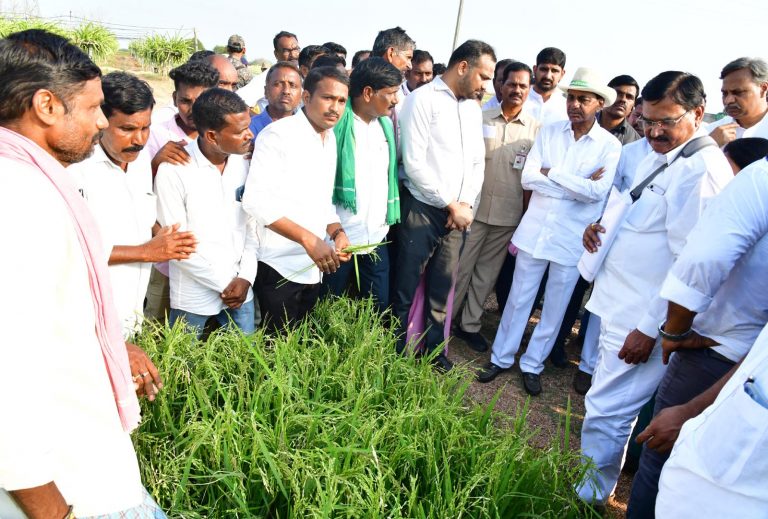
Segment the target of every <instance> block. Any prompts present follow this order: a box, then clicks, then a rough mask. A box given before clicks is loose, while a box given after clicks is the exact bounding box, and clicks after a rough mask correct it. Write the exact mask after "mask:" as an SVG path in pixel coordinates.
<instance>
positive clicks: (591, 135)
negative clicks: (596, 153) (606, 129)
mask: <svg viewBox="0 0 768 519" xmlns="http://www.w3.org/2000/svg"><path fill="white" fill-rule="evenodd" d="M602 130H603V128H602V126H600V123H598V122H597V119H595V121H594V123H592V127H591V128H590V129H589V131H588V132H587V133H585V134H584V135H582V136H581V137H580V138H579V140H581V139H583V138H585V137H586V138H588V139H591V140H593V141H600V137H599V135H598V134H599V133H601V131H602ZM563 132H570V133H571V138H572V139H573V141H574V142H578V141H577V140H576V135H575V133H574V132H573V125H572V124H571V121H570V119H568V120H565V121H563Z"/></svg>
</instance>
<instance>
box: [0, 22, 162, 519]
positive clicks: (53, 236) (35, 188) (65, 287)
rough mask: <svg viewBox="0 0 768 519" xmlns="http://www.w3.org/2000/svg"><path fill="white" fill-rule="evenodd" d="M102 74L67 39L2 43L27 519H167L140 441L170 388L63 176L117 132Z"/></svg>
mask: <svg viewBox="0 0 768 519" xmlns="http://www.w3.org/2000/svg"><path fill="white" fill-rule="evenodd" d="M100 76H101V71H100V70H99V68H98V67H97V66H96V65H95V64H94V63H93V62H92V61H91V60H90V59H89V58H88V56H86V55H85V54H84V53H83V52H82V51H81V50H80V49H78V48H77V47H75V46H74V45H72V44H70V43H69V42H67V41H66V40H65V39H64V38H62V37H60V36H57V35H54V34H51V33H48V32H45V31H39V30H30V31H23V32H18V33H15V34H11V35H9V36H8V37H6V38H5V39H2V40H0V77H2V78H3V80H2V81H0V169H1V170H2V172H3V174H2V175H0V218H2V221H3V222H6V223H5V225H4V226H3V238H4V239H5V240H7V243H8V244H9V245H10V247H9V248H7V250H6V253H5V254H2V256H0V272H3V273H4V279H3V290H4V291H5V292H4V294H6V295H8V297H4V298H3V302H2V303H0V308H1V311H0V316H2V318H1V320H0V323H2V327H3V330H4V337H3V340H2V341H1V342H0V365H2V366H3V367H4V368H6V370H5V371H6V373H5V374H4V375H3V377H2V379H1V380H0V409H2V415H3V418H2V420H3V424H2V427H0V489H5V490H7V491H9V492H10V494H11V495H12V496H13V498H14V499H15V501H16V503H17V504H18V505H19V506H20V508H21V509H22V511H23V514H22V517H26V518H29V519H47V518H52V517H53V518H61V517H75V516H77V517H86V516H98V515H111V514H114V515H118V514H122V515H123V516H124V517H158V518H164V517H165V515H164V514H163V513H162V511H161V510H159V509H158V507H157V505H156V504H155V503H154V502H153V501H152V498H151V497H149V495H148V494H147V493H146V491H145V490H144V488H143V486H142V483H141V475H140V473H139V466H138V463H137V459H136V453H135V451H134V449H133V445H132V443H131V438H130V432H131V431H132V430H133V429H135V428H136V427H137V426H138V424H139V421H140V409H139V403H138V401H137V399H136V393H135V391H136V387H137V386H140V387H141V391H142V392H144V390H145V389H146V390H149V392H150V393H149V394H150V395H151V396H150V398H154V395H155V393H156V387H155V385H157V386H162V382H161V381H160V378H159V375H158V373H157V370H156V369H155V367H154V366H153V365H152V362H151V361H150V360H149V359H148V358H147V357H146V355H145V354H144V353H143V352H142V351H141V350H140V349H139V348H138V347H136V346H133V345H130V348H128V347H127V346H126V343H125V342H124V340H123V339H122V336H121V333H120V321H119V318H118V316H117V311H116V310H115V308H114V305H113V304H112V292H111V289H110V280H109V273H108V271H107V263H106V261H105V260H104V256H103V254H102V244H101V239H100V236H99V234H100V233H99V231H98V228H97V224H96V222H95V220H94V218H93V216H92V215H91V213H90V211H89V210H88V207H87V206H86V204H85V201H84V200H83V199H82V197H81V196H80V195H79V194H78V192H77V190H76V187H75V185H74V183H73V182H72V178H71V175H69V174H68V173H67V171H66V170H65V169H64V168H65V167H66V166H68V165H70V164H74V163H76V162H79V161H81V160H84V159H85V158H87V157H88V156H89V155H90V154H91V153H92V151H93V147H94V144H95V143H96V142H97V140H98V139H97V136H98V133H99V132H100V131H101V130H103V129H104V128H106V127H107V124H108V122H107V120H106V118H105V117H104V115H103V114H102V112H101V109H100V105H101V102H102V99H103V97H102V91H101V80H100ZM13 251H23V253H22V252H18V253H11V252H13ZM10 294H12V295H13V297H10ZM19 308H24V309H31V308H42V309H44V312H45V313H44V317H43V318H41V314H40V312H33V311H22V312H19V311H18V310H19ZM11 367H12V369H11ZM132 377H133V381H132V380H131V378H132ZM20 388H22V389H20ZM4 517H5V516H4Z"/></svg>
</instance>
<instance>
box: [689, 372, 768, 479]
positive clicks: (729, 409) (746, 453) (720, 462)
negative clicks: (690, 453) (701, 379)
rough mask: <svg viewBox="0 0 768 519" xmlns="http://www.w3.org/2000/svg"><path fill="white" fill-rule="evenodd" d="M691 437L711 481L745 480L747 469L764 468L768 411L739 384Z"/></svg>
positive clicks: (767, 441) (767, 443) (767, 437)
mask: <svg viewBox="0 0 768 519" xmlns="http://www.w3.org/2000/svg"><path fill="white" fill-rule="evenodd" d="M692 434H693V437H694V439H695V445H698V446H699V447H700V450H699V453H698V454H699V456H700V457H701V461H702V464H703V466H704V468H705V469H706V470H707V472H709V474H710V476H711V477H712V479H714V480H715V481H717V482H719V483H721V484H722V485H730V484H731V483H734V482H735V481H736V480H741V479H743V478H742V474H743V472H744V470H745V469H746V470H747V471H751V470H752V469H753V468H755V467H759V466H761V465H764V462H763V461H761V460H762V459H763V457H764V456H765V449H766V447H768V409H766V408H764V407H763V406H761V405H760V404H759V403H757V402H756V401H754V400H753V399H752V398H751V397H750V396H749V395H748V394H747V392H746V391H745V388H744V385H743V384H740V385H739V387H737V388H736V389H735V390H734V392H733V393H732V395H731V396H730V398H726V399H724V400H723V401H722V402H720V404H719V405H718V407H717V409H715V410H713V412H712V413H711V414H710V415H709V416H707V418H706V420H704V422H703V423H702V424H701V425H700V426H699V427H698V429H696V430H695V431H693V433H692ZM754 475H756V474H752V475H750V476H748V479H753V476H754Z"/></svg>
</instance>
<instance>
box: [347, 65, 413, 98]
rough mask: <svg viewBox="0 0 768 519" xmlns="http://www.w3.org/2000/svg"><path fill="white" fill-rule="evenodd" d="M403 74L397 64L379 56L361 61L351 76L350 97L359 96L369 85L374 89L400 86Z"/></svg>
mask: <svg viewBox="0 0 768 519" xmlns="http://www.w3.org/2000/svg"><path fill="white" fill-rule="evenodd" d="M402 82H403V74H402V73H401V72H400V69H398V68H397V67H396V66H394V65H393V64H391V63H390V62H388V61H387V60H385V59H384V58H379V57H378V56H372V57H370V58H368V59H367V60H365V61H363V62H362V63H360V64H359V65H358V66H357V67H355V68H354V69H353V70H352V75H350V76H349V97H359V96H361V95H362V94H363V89H364V88H365V87H367V86H369V87H371V88H372V89H373V90H381V89H382V88H390V87H396V86H400V83H402Z"/></svg>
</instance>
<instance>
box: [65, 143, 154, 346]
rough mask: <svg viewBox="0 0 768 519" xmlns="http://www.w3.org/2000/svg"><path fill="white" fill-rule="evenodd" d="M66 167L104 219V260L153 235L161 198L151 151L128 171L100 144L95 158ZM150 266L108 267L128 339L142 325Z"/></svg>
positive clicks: (101, 226)
mask: <svg viewBox="0 0 768 519" xmlns="http://www.w3.org/2000/svg"><path fill="white" fill-rule="evenodd" d="M67 171H70V172H72V174H73V175H74V177H75V182H76V183H77V185H78V189H79V190H80V193H81V194H82V195H83V198H85V200H86V202H87V203H88V207H89V208H90V209H91V212H93V214H94V216H95V217H96V221H97V222H98V224H99V230H100V231H101V238H102V242H103V243H104V246H105V251H104V254H105V261H109V256H110V254H111V253H112V249H113V248H114V247H115V246H117V245H141V244H143V243H146V242H148V241H149V240H151V239H152V226H153V225H154V224H155V221H156V220H157V197H156V196H155V194H154V192H153V191H152V166H151V165H150V159H149V156H148V155H147V154H146V153H144V152H142V153H140V154H139V156H138V157H137V158H136V160H135V161H133V162H131V163H129V164H128V169H127V171H123V170H122V169H121V168H120V166H118V165H117V164H115V163H114V162H112V161H111V160H110V158H109V157H108V156H107V154H106V153H105V152H104V149H103V148H102V147H101V146H99V145H97V146H96V149H95V150H94V153H93V155H92V156H91V157H89V158H88V159H86V160H84V161H83V162H80V163H77V164H73V165H71V166H70V167H69V168H67ZM151 270H152V264H151V263H143V262H132V263H121V264H118V265H110V266H109V275H110V279H111V281H112V290H113V292H114V296H115V306H117V312H118V314H119V315H120V321H121V322H122V325H123V336H124V337H125V338H126V339H127V338H128V337H130V336H131V335H133V334H134V333H135V332H137V331H139V330H140V329H141V321H142V318H143V311H144V297H145V296H146V294H147V285H148V284H149V273H150V271H151Z"/></svg>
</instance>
